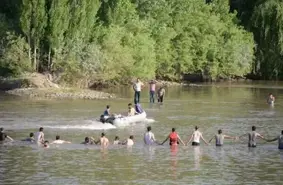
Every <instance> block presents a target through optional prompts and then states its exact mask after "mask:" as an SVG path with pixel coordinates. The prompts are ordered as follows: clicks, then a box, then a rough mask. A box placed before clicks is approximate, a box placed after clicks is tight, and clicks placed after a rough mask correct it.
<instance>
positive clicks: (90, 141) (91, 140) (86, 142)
mask: <svg viewBox="0 0 283 185" xmlns="http://www.w3.org/2000/svg"><path fill="white" fill-rule="evenodd" d="M94 143H95V142H94V139H93V138H92V137H91V138H89V137H85V140H84V142H82V143H81V144H85V145H92V144H94Z"/></svg>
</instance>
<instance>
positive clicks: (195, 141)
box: [187, 126, 208, 146]
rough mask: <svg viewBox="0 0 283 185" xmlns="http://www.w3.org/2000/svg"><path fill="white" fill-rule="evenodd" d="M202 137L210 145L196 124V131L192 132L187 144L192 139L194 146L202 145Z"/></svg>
mask: <svg viewBox="0 0 283 185" xmlns="http://www.w3.org/2000/svg"><path fill="white" fill-rule="evenodd" d="M200 139H202V140H203V141H204V142H205V144H207V145H208V143H207V142H206V140H205V139H204V138H203V136H202V133H201V132H200V131H199V130H198V127H197V126H195V131H194V132H193V134H192V136H191V138H190V139H189V141H188V142H187V144H188V143H190V142H191V141H193V142H192V146H199V145H200Z"/></svg>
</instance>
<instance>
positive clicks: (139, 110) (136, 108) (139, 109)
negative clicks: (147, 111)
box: [135, 103, 143, 114]
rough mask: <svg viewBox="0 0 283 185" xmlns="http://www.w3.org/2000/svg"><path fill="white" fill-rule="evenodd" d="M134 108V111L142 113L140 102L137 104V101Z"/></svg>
mask: <svg viewBox="0 0 283 185" xmlns="http://www.w3.org/2000/svg"><path fill="white" fill-rule="evenodd" d="M135 110H136V113H138V114H141V113H143V110H142V108H141V104H139V103H137V104H136V105H135Z"/></svg>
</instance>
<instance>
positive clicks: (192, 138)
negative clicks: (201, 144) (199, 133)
mask: <svg viewBox="0 0 283 185" xmlns="http://www.w3.org/2000/svg"><path fill="white" fill-rule="evenodd" d="M193 137H194V134H192V135H191V137H190V139H189V141H188V142H187V143H186V144H188V143H190V142H191V141H192V139H193Z"/></svg>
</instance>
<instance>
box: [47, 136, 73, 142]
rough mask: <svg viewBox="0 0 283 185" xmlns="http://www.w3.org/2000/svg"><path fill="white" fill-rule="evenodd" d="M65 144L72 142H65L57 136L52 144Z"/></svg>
mask: <svg viewBox="0 0 283 185" xmlns="http://www.w3.org/2000/svg"><path fill="white" fill-rule="evenodd" d="M63 143H71V142H70V141H64V140H61V139H60V136H56V140H55V141H53V142H52V143H51V144H63Z"/></svg>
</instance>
